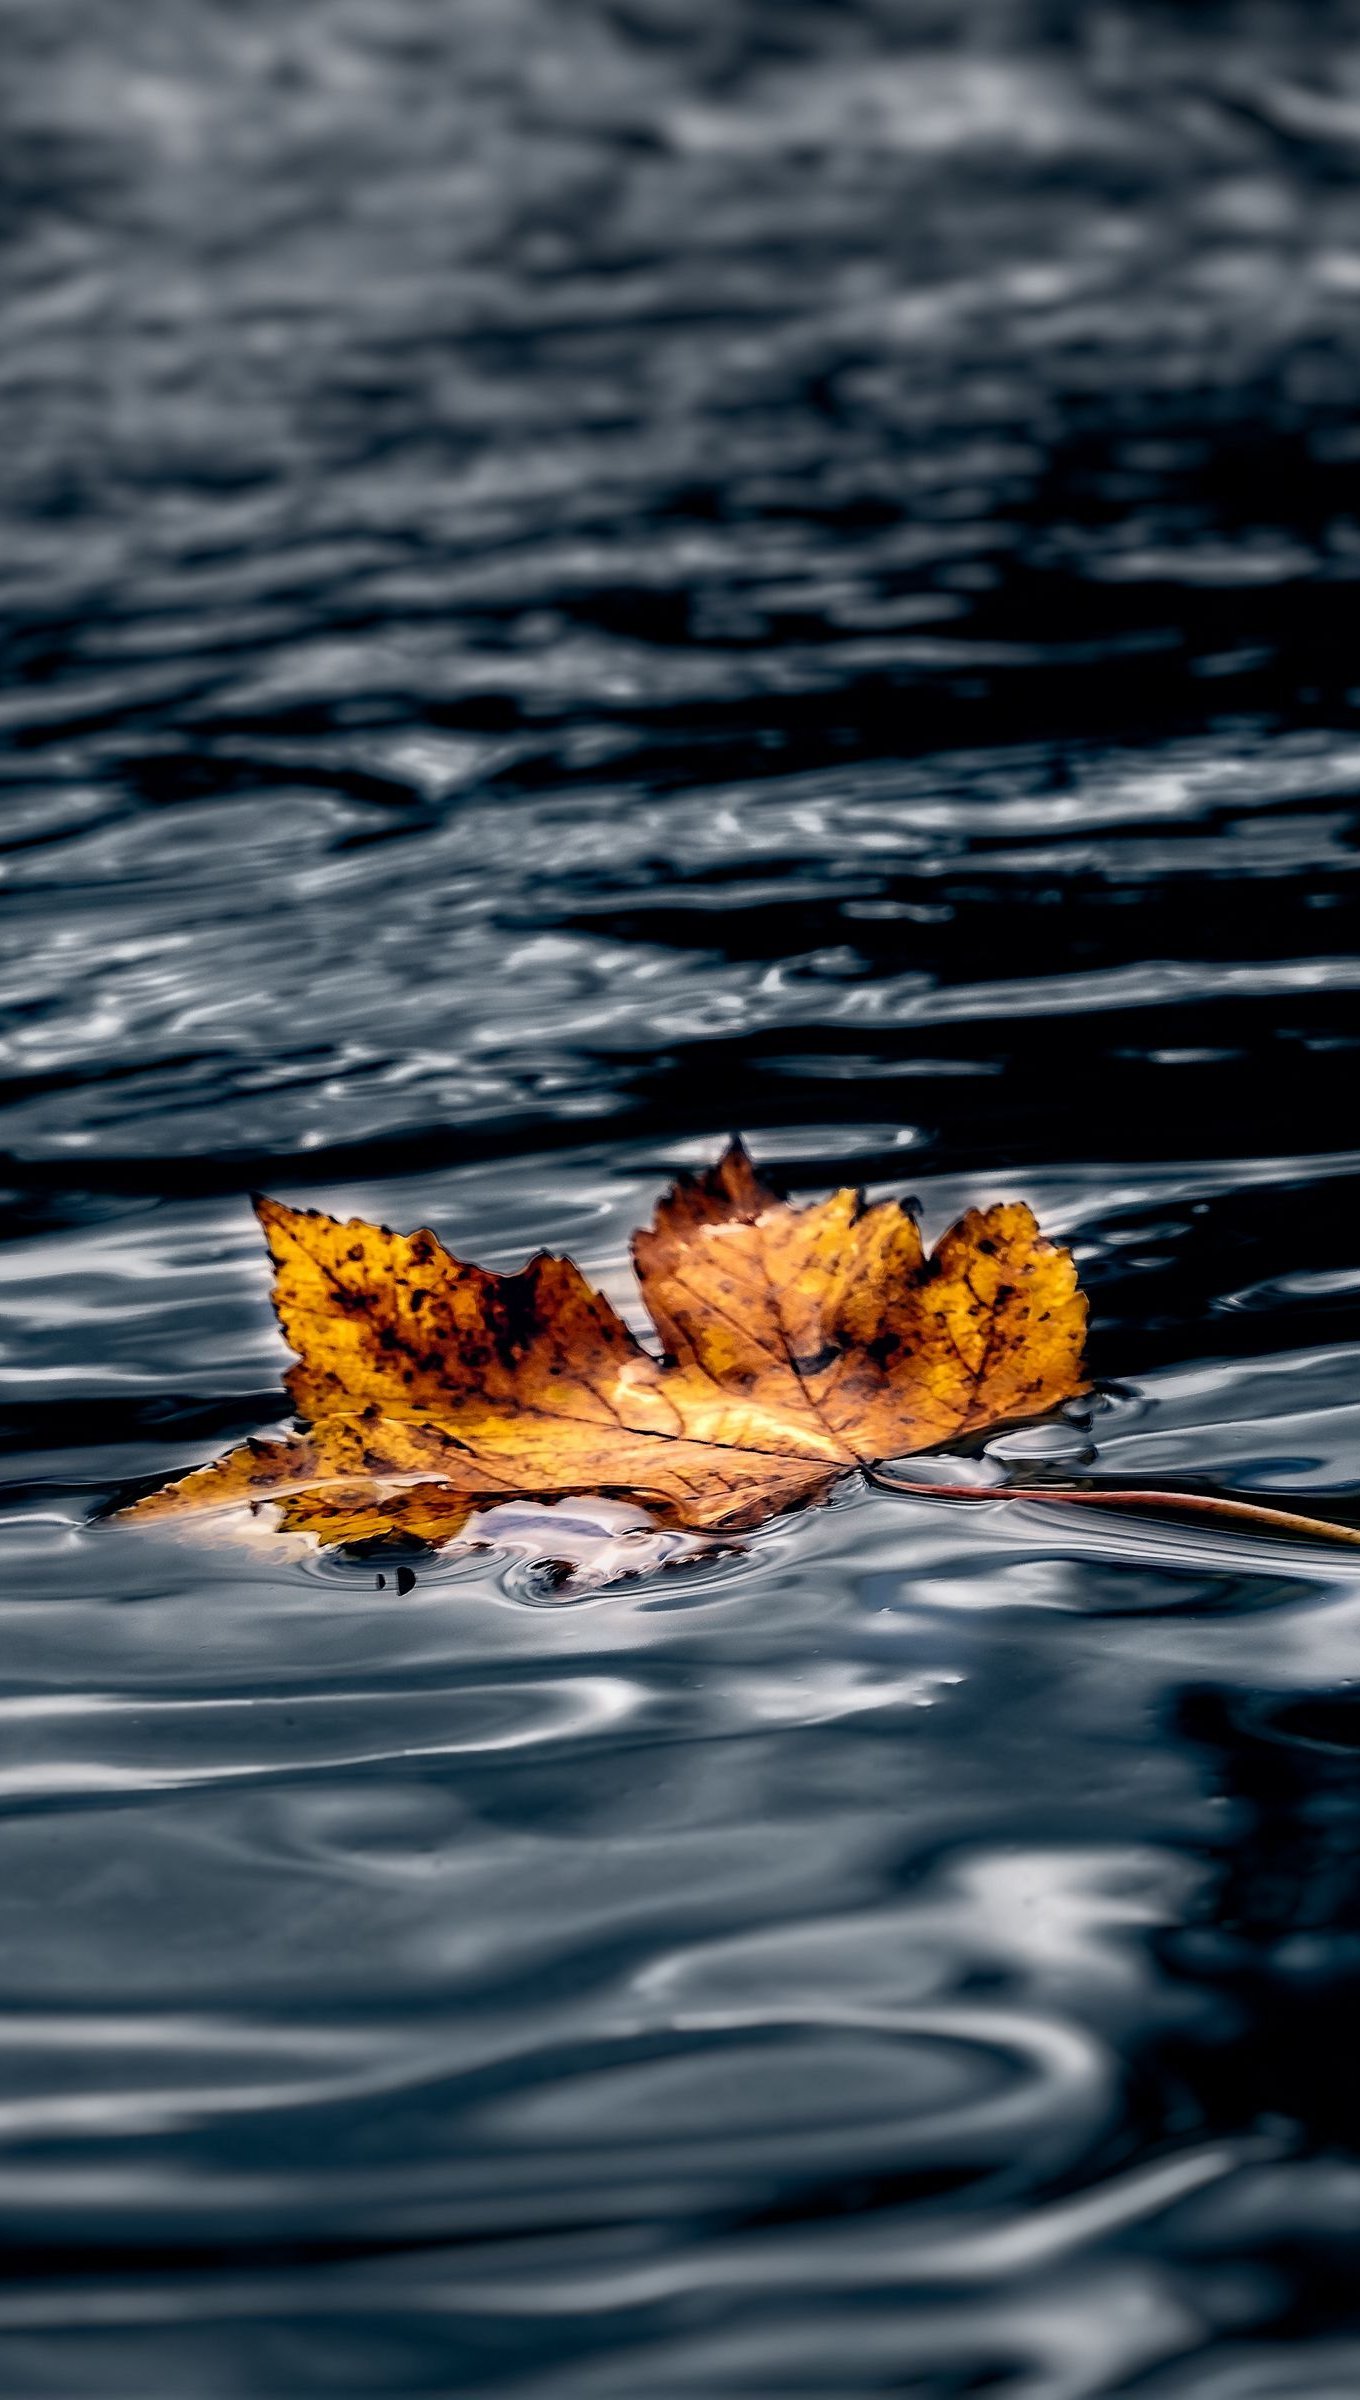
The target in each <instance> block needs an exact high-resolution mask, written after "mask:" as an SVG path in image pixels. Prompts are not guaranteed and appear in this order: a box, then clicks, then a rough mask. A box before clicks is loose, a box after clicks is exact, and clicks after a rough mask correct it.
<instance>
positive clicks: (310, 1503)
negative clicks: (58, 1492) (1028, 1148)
mask: <svg viewBox="0 0 1360 2400" xmlns="http://www.w3.org/2000/svg"><path fill="white" fill-rule="evenodd" d="M256 1207H257V1211H258V1214H259V1217H260V1222H261V1224H262V1225H263V1228H264V1233H265V1238H266V1241H267V1242H268V1245H269V1251H270V1256H271V1258H272V1260H273V1263H274V1270H275V1280H274V1305H275V1308H276V1310H277V1313H278V1319H279V1323H280V1326H281V1327H282V1329H283V1333H284V1336H285V1339H286V1340H287V1342H288V1343H289V1346H290V1347H291V1348H292V1350H293V1351H294V1352H295V1353H296V1355H297V1360H298V1363H297V1365H296V1366H294V1367H292V1368H291V1369H290V1371H289V1373H288V1376H287V1378H286V1380H287V1385H288V1390H289V1393H290V1396H291V1398H292V1401H293V1404H294V1407H295V1408H296V1410H297V1412H298V1416H299V1419H300V1420H301V1424H300V1428H299V1430H298V1431H297V1432H296V1433H293V1434H289V1435H287V1436H284V1437H282V1438H279V1439H275V1440H262V1441H251V1442H247V1443H246V1444H245V1445H244V1446H243V1447H242V1448H240V1449H237V1450H233V1451H231V1452H230V1453H229V1454H228V1455H227V1456H225V1457H224V1458H221V1459H219V1460H218V1461H217V1462H216V1464H215V1465H212V1466H208V1467H203V1468H200V1469H198V1470H197V1471H196V1472H194V1473H192V1474H190V1475H188V1476H186V1477H184V1478H183V1479H182V1480H181V1481H179V1482H177V1483H173V1484H170V1485H168V1486H166V1487H164V1488H162V1489H161V1490H159V1491H156V1492H152V1493H150V1494H148V1495H147V1496H146V1497H145V1498H143V1499H141V1500H139V1501H137V1502H135V1503H134V1504H133V1506H132V1507H131V1508H130V1509H129V1510H127V1511H125V1512H124V1513H125V1514H127V1515H132V1516H136V1517H143V1518H145V1517H167V1516H175V1515H179V1514H181V1513H183V1512H185V1511H193V1510H201V1509H217V1508H227V1507H231V1506H233V1505H237V1506H239V1505H240V1504H242V1503H248V1504H250V1505H251V1506H252V1507H256V1508H258V1507H259V1505H260V1504H261V1503H265V1502H268V1503H271V1504H274V1505H275V1506H276V1508H277V1512H278V1519H279V1521H280V1522H281V1524H282V1525H283V1527H284V1528H286V1529H287V1530H290V1531H301V1532H307V1533H310V1534H314V1535H316V1536H317V1537H318V1539H319V1540H321V1541H322V1542H324V1543H332V1544H334V1543H353V1542H357V1541H362V1540H370V1539H372V1538H374V1537H382V1536H397V1535H405V1536H407V1537H409V1538H413V1539H417V1540H420V1541H423V1542H426V1543H428V1544H431V1545H433V1546H435V1547H438V1546H440V1545H442V1544H443V1543H445V1542H448V1541H450V1540H453V1539H454V1538H456V1537H457V1536H458V1535H459V1534H460V1533H461V1532H462V1531H463V1529H464V1527H465V1526H466V1524H467V1522H468V1519H469V1517H470V1516H472V1515H473V1514H474V1513H476V1512H477V1511H479V1510H481V1509H485V1508H488V1507H493V1506H495V1505H496V1504H497V1503H499V1502H503V1501H505V1500H507V1499H511V1498H519V1499H523V1498H526V1497H528V1498H532V1499H534V1500H542V1501H549V1500H556V1499H562V1498H565V1497H571V1496H576V1495H583V1494H586V1493H605V1494H610V1495H613V1496H615V1497H626V1498H627V1499H629V1500H632V1501H636V1502H638V1503H640V1504H641V1506H642V1507H643V1508H645V1510H646V1511H647V1514H648V1515H649V1517H650V1518H651V1519H652V1520H653V1522H654V1523H655V1524H657V1525H659V1526H664V1527H675V1528H688V1529H691V1530H694V1531H703V1532H710V1533H723V1532H736V1531H744V1530H747V1529H749V1528H750V1527H752V1526H755V1525H759V1524H761V1523H762V1522H763V1521H764V1520H765V1519H766V1518H768V1517H771V1516H773V1515H775V1514H776V1513H777V1512H778V1511H780V1510H784V1509H789V1508H793V1507H796V1506H800V1505H803V1504H806V1503H808V1502H810V1501H816V1500H821V1499H824V1498H825V1497H826V1495H827V1493H828V1492H829V1491H830V1489H831V1487H832V1485H833V1484H834V1483H835V1482H836V1480H837V1479H838V1478H839V1477H840V1476H842V1475H844V1474H845V1473H846V1472H847V1471H848V1470H850V1469H853V1468H855V1467H863V1466H871V1465H873V1464H874V1463H875V1462H877V1461H880V1460H883V1459H887V1458H895V1457H900V1456H902V1455H903V1454H905V1453H907V1452H912V1451H920V1450H925V1449H930V1448H933V1447H935V1446H936V1445H937V1444H939V1443H941V1442H944V1441H947V1440H948V1439H950V1438H951V1437H952V1436H955V1435H958V1434H964V1433H972V1432H975V1431H977V1430H978V1429H979V1428H981V1427H986V1426H991V1425H995V1424H998V1423H1001V1422H1004V1421H1009V1420H1013V1419H1015V1418H1022V1417H1032V1416H1036V1415H1039V1414H1040V1413H1042V1412H1043V1411H1044V1410H1046V1409H1050V1408H1052V1407H1054V1406H1055V1405H1056V1404H1057V1402H1059V1401H1061V1400H1065V1399H1067V1398H1069V1397H1070V1396H1071V1395H1072V1394H1073V1393H1076V1392H1079V1391H1081V1390H1083V1389H1084V1388H1085V1387H1084V1384H1083V1379H1082V1370H1081V1353H1082V1342H1083V1337H1084V1333H1085V1326H1086V1302H1085V1299H1084V1298H1083V1296H1082V1293H1081V1291H1080V1289H1079V1288H1078V1283H1077V1275H1076V1269H1075V1267H1074V1265H1073V1263H1072V1259H1071V1256H1070V1254H1069V1253H1068V1252H1067V1251H1066V1250H1064V1249H1061V1248H1059V1247H1058V1246H1056V1245H1055V1244H1054V1243H1052V1242H1049V1241H1046V1240H1045V1239H1044V1237H1043V1236H1042V1234H1041V1233H1040V1231H1039V1228H1038V1226H1037V1224H1036V1222H1035V1219H1034V1217H1033V1215H1032V1213H1031V1211H1030V1210H1029V1209H1028V1208H1026V1207H1025V1206H1024V1205H1023V1204H1021V1203H1019V1202H1015V1201H1010V1202H1005V1203H1003V1204H1001V1205H1000V1206H998V1207H994V1208H988V1209H985V1210H977V1209H969V1210H968V1212H967V1214H966V1215H965V1216H963V1217H962V1218H960V1220H959V1222H958V1223H957V1224H956V1225H954V1226H952V1227H951V1228H950V1230H949V1231H948V1232H947V1233H946V1234H945V1235H944V1236H943V1237H942V1239H941V1240H940V1241H939V1242H938V1243H937V1245H936V1247H935V1250H934V1252H933V1253H932V1254H931V1255H930V1256H929V1257H927V1256H926V1254H925V1251H924V1249H923V1246H922V1242H921V1236H920V1232H919V1230H918V1228H917V1226H916V1223H915V1221H914V1219H913V1218H912V1217H911V1216H909V1215H908V1214H907V1212H906V1210H905V1209H904V1208H902V1207H901V1206H900V1205H899V1204H898V1203H897V1202H895V1201H881V1202H878V1203H876V1204H875V1205H874V1206H872V1207H869V1206H866V1205H865V1203H864V1200H863V1198H862V1195H861V1194H859V1193H857V1192H853V1191H839V1192H836V1193H834V1194H833V1196H832V1197H831V1198H830V1199H829V1200H824V1201H820V1202H817V1203H815V1204H814V1205H812V1206H810V1207H806V1208H793V1207H790V1206H789V1205H788V1204H787V1203H785V1202H784V1201H782V1200H779V1199H778V1198H776V1196H775V1195H774V1193H772V1192H770V1191H768V1190H767V1189H766V1188H765V1186H764V1185H763V1184H762V1183H761V1182H760V1180H759V1178H758V1176H757V1175H756V1172H755V1169H754V1168H753V1166H752V1164H751V1161H750V1159H749V1158H748V1157H747V1154H746V1152H745V1150H744V1149H743V1148H742V1146H741V1144H740V1143H739V1142H734V1143H733V1144H732V1146H731V1148H730V1149H729V1150H728V1151H727V1153H726V1155H725V1157H724V1158H723V1159H722V1160H721V1161H720V1163H719V1164H718V1165H717V1166H716V1167H714V1168H712V1169H711V1170H710V1171H709V1172H708V1173H707V1174H704V1175H700V1176H697V1177H686V1178H682V1180H681V1181H680V1182H679V1183H677V1184H676V1186H675V1187H674V1189H673V1190H672V1191H671V1192H669V1193H668V1194H667V1195H666V1197H665V1198H664V1199H663V1200H662V1202H661V1204H660V1206H659V1207H658V1209H657V1212H656V1216H655V1218H654V1220H653V1222H652V1224H651V1225H650V1227H648V1228H647V1230H646V1231H644V1232H642V1233H639V1234H638V1235H637V1236H636V1238H635V1241H634V1244H633V1260H634V1265H635V1267H636V1270H637V1277H638V1282H639V1284H640V1287H641V1291H642V1296H643V1299H644V1301H645V1302H646V1305H647V1309H648V1312H649V1314H650V1316H651V1320H652V1323H653V1325H654V1326H655V1328H656V1332H657V1334H658V1336H659V1338H660V1341H661V1343H662V1345H663V1348H664V1353H665V1355H664V1357H662V1358H657V1357H655V1356H653V1354H652V1353H651V1352H649V1351H648V1350H645V1349H643V1348H642V1346H641V1345H640V1343H638V1342H637V1341H636V1340H635V1339H634V1337H633V1335H632V1334H631V1333H630V1332H629V1330H628V1328H627V1326H626V1325H625V1324H624V1323H623V1321H622V1319H621V1318H620V1317H619V1316H618V1315H617V1314H616V1313H615V1311H614V1309H613V1308H612V1307H611V1306H610V1304H609V1302H608V1301H607V1300H606V1299H604V1298H603V1297H602V1295H601V1294H600V1293H598V1292H596V1291H594V1290H592V1288H591V1286H590V1285H589V1284H588V1283H587V1282H586V1281H585V1278H584V1277H583V1276H582V1275H581V1274H580V1272H579V1270H578V1269H577V1268H576V1267H575V1266H573V1265H572V1263H571V1261H570V1260H569V1259H565V1258H555V1257H550V1256H548V1255H546V1254H542V1253H540V1255H539V1256H537V1257H535V1258H533V1259H531V1260H530V1261H529V1264H528V1265H527V1266H526V1267H525V1268H523V1270H522V1271H521V1272H520V1273H518V1274H514V1275H497V1274H492V1273H490V1272H488V1271H487V1270H486V1269H484V1268H481V1267H476V1266H470V1265H467V1264H465V1263H464V1262H463V1261H462V1260H460V1259H457V1258H454V1257H453V1256H452V1255H451V1254H450V1253H449V1252H448V1251H447V1250H446V1249H445V1248H444V1247H443V1245H442V1244H441V1243H440V1242H439V1241H438V1240H437V1239H436V1238H435V1236H434V1235H433V1234H432V1233H426V1232H421V1233H413V1234H394V1233H389V1232H388V1231H387V1229H386V1228H385V1227H381V1226H374V1225H367V1224H363V1223H360V1222H359V1221H358V1220H352V1221H351V1222H350V1223H348V1224H344V1225H342V1224H339V1223H338V1222H337V1221H336V1220H335V1219H334V1218H333V1217H327V1216H322V1215H319V1214H318V1213H317V1212H315V1211H314V1210H310V1209H294V1208H288V1207H286V1206H285V1205H284V1204H283V1203H282V1202H281V1201H277V1200H260V1201H257V1203H256Z"/></svg>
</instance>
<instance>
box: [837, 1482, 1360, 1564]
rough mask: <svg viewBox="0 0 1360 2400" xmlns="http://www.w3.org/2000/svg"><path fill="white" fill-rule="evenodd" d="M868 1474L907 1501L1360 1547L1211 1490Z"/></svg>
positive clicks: (1345, 1528)
mask: <svg viewBox="0 0 1360 2400" xmlns="http://www.w3.org/2000/svg"><path fill="white" fill-rule="evenodd" d="M864 1472H865V1475H866V1476H867V1478H868V1480H869V1482H870V1483H872V1484H876V1485H877V1486H878V1488H879V1489H880V1490H881V1491H885V1492H895V1493H897V1495H898V1497H899V1498H900V1499H903V1500H917V1499H919V1500H1057V1501H1060V1502H1062V1503H1063V1504H1064V1505H1065V1506H1066V1507H1069V1508H1114V1509H1120V1510H1128V1509H1139V1508H1153V1509H1161V1510H1167V1511H1170V1513H1171V1514H1172V1515H1174V1516H1193V1517H1209V1518H1211V1519H1212V1520H1213V1521H1214V1522H1215V1523H1216V1524H1228V1525H1243V1526H1250V1527H1252V1528H1253V1530H1255V1531H1258V1532H1261V1533H1274V1534H1302V1535H1304V1536H1306V1537H1311V1538H1312V1539H1313V1540H1314V1541H1322V1542H1340V1543H1342V1544H1346V1545H1352V1546H1354V1547H1356V1548H1360V1526H1355V1525H1337V1524H1334V1523H1333V1522H1332V1521H1331V1519H1330V1518H1327V1517H1304V1516H1299V1515H1298V1514H1297V1513H1296V1512H1295V1511H1294V1510H1292V1509H1287V1508H1263V1507H1261V1506H1260V1505H1259V1504H1258V1503H1257V1502H1255V1501H1252V1500H1228V1499H1224V1498H1220V1497H1218V1496H1217V1495H1215V1494H1212V1493H1206V1492H1162V1491H1148V1490H1144V1489H1140V1488H1138V1487H1137V1486H1135V1487H1133V1488H1131V1489H1128V1490H1110V1491H1075V1490H1063V1489H1061V1488H1059V1487H1058V1486H1056V1485H1050V1484H1013V1483H1011V1484H986V1485H982V1486H979V1485H977V1484H966V1483H909V1482H908V1481H907V1480H906V1478H905V1477H903V1476H898V1475H887V1474H885V1473H884V1471H883V1469H882V1468H881V1467H866V1468H865V1470H864Z"/></svg>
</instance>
